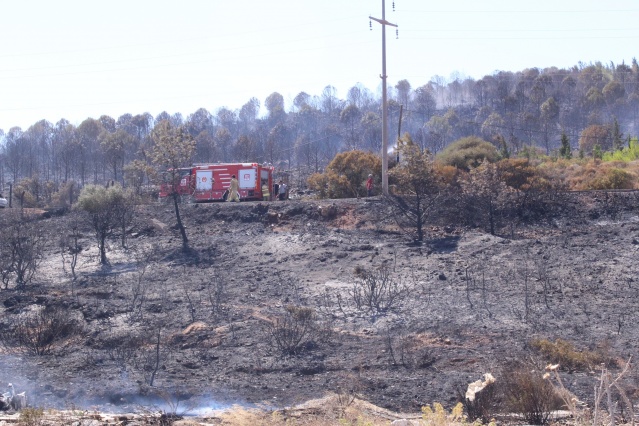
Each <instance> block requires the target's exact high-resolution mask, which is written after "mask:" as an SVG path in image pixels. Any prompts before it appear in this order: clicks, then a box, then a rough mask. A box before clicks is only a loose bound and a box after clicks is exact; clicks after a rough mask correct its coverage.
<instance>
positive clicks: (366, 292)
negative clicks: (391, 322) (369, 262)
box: [350, 268, 411, 313]
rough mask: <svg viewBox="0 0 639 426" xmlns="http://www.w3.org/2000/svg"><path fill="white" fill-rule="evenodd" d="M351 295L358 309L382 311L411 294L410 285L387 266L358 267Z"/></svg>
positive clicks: (374, 311)
mask: <svg viewBox="0 0 639 426" xmlns="http://www.w3.org/2000/svg"><path fill="white" fill-rule="evenodd" d="M355 272H356V277H355V283H354V284H353V288H352V290H351V292H350V295H351V297H352V299H353V302H354V303H355V307H356V308H357V309H358V310H365V311H368V312H373V313H382V312H386V311H388V310H390V309H393V308H394V307H396V306H397V305H398V304H399V303H401V302H402V301H404V300H405V299H406V297H408V295H409V294H410V291H411V289H410V287H409V286H407V285H406V284H404V283H403V282H402V281H401V280H398V279H394V278H393V277H392V276H391V273H390V271H389V270H388V269H386V268H380V269H374V270H372V271H368V270H365V269H363V268H358V269H357V270H356V271H355Z"/></svg>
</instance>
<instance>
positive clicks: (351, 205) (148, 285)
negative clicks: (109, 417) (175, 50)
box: [0, 194, 639, 412]
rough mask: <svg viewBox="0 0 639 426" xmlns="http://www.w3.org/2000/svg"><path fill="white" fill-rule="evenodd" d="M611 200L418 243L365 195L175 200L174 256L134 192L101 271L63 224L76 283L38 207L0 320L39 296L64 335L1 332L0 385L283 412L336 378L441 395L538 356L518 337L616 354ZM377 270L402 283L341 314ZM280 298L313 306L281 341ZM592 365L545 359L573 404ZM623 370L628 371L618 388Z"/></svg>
mask: <svg viewBox="0 0 639 426" xmlns="http://www.w3.org/2000/svg"><path fill="white" fill-rule="evenodd" d="M615 196H616V197H617V199H616V201H615V202H614V206H613V207H614V208H611V199H610V198H609V197H608V196H604V194H594V195H592V194H576V195H574V196H572V197H571V199H570V202H569V203H570V205H569V206H567V207H566V208H565V209H564V211H563V213H562V214H561V215H559V216H557V217H555V218H553V219H552V220H550V219H548V220H544V221H543V222H539V223H532V224H527V225H519V226H517V227H514V228H508V229H507V230H502V232H501V233H500V234H499V235H497V236H493V235H490V234H489V233H487V232H485V231H483V230H481V229H477V228H470V227H463V226H460V225H457V224H455V223H449V224H443V225H441V226H431V227H429V228H428V234H427V241H425V242H424V244H422V245H415V244H413V243H411V242H410V238H409V237H408V236H407V235H406V233H405V232H403V231H402V230H401V229H399V228H398V227H397V225H396V223H395V221H394V218H393V213H392V211H391V210H389V208H388V207H387V205H386V204H385V203H384V202H382V201H381V200H379V199H375V198H371V199H359V200H358V199H350V200H327V201H319V200H288V201H285V202H267V203H256V202H246V203H245V202H242V203H213V204H185V205H181V215H182V218H183V220H184V222H185V225H186V228H187V234H188V237H189V243H190V247H191V250H190V251H189V252H188V253H186V254H185V253H183V252H182V251H181V250H180V248H181V239H180V236H179V233H178V231H177V229H176V227H175V213H174V210H173V207H172V206H171V205H165V204H154V205H145V206H141V207H139V209H138V212H137V214H136V219H135V222H134V224H133V225H132V227H131V229H130V232H129V235H128V240H127V243H126V245H127V248H126V249H124V248H122V246H121V242H120V241H118V240H117V239H114V240H111V241H110V242H109V248H108V253H107V255H108V258H109V261H110V266H108V267H101V266H100V265H99V264H98V257H97V244H96V242H95V239H94V238H93V233H92V230H91V229H90V228H89V227H88V226H87V225H86V224H85V223H84V222H80V229H81V238H80V244H81V246H82V248H83V249H82V251H81V253H80V256H79V258H78V264H77V266H76V273H77V280H75V282H74V281H72V280H71V275H70V265H69V264H68V260H69V256H68V254H67V256H66V257H65V259H66V261H67V263H66V264H65V267H64V268H63V257H62V255H61V254H60V250H59V249H58V241H57V240H56V239H55V238H58V237H59V236H60V235H64V234H66V233H68V232H69V231H68V230H69V229H70V226H71V225H72V224H73V223H74V221H75V219H74V217H75V216H74V215H73V214H64V215H57V216H56V215H53V216H52V215H48V214H45V215H44V216H43V218H42V219H41V220H42V221H44V223H46V226H47V228H48V229H50V230H52V232H53V233H54V234H55V238H54V239H53V240H52V242H51V243H50V246H49V247H48V248H47V250H46V251H45V256H44V259H43V262H42V263H41V264H40V267H39V269H38V273H37V275H36V276H35V279H34V280H33V281H32V282H31V283H29V284H28V285H27V286H26V288H25V289H24V290H21V291H18V290H15V289H12V288H11V287H10V288H9V289H5V290H2V291H0V303H2V307H3V309H2V315H1V318H2V322H3V327H5V329H7V327H9V325H8V324H10V323H13V324H15V322H16V318H18V316H19V315H20V314H22V313H24V312H29V311H33V310H34V309H36V308H38V307H42V306H57V307H61V308H63V309H64V311H65V312H67V313H68V314H69V315H70V316H71V317H72V318H74V319H76V320H77V321H78V323H79V324H81V325H82V332H81V333H79V334H77V335H76V336H75V337H73V338H70V339H67V340H65V341H64V342H61V343H58V344H56V345H55V346H54V347H52V348H51V352H50V353H49V354H46V355H42V356H35V355H31V354H29V353H27V352H24V351H22V352H19V351H17V350H16V349H15V348H11V347H4V348H3V349H2V354H3V355H2V358H1V359H2V362H1V363H0V374H1V377H0V381H1V382H0V387H1V386H3V385H5V384H6V383H7V382H12V383H13V384H14V386H15V387H16V390H17V391H18V392H21V391H26V392H27V394H28V395H29V397H30V403H31V404H32V405H35V406H42V407H60V408H63V407H70V406H72V407H98V408H100V409H101V410H106V411H109V410H111V411H123V412H130V411H135V410H136V408H137V407H140V406H151V405H155V404H157V405H158V406H164V407H167V404H168V405H169V406H171V404H175V403H176V402H177V401H178V400H180V399H190V402H188V403H187V402H181V404H182V405H181V407H186V406H189V410H192V411H193V412H197V411H198V410H200V411H201V410H205V409H208V408H220V407H224V406H227V405H231V404H245V405H252V404H264V405H266V406H273V407H281V406H287V405H293V404H298V403H302V402H304V401H306V400H310V399H314V398H319V397H322V396H324V395H326V394H327V393H329V392H343V391H344V390H345V389H346V390H348V391H354V392H356V393H357V394H358V395H359V396H360V397H362V398H363V399H366V400H368V401H370V402H371V403H373V404H376V405H378V406H381V407H384V408H388V409H391V410H394V411H403V412H415V411H419V409H420V407H422V406H423V405H425V404H431V403H432V402H435V401H438V402H441V403H443V404H444V405H445V406H450V405H451V404H453V403H454V402H456V401H457V396H458V391H460V390H461V391H462V392H463V391H465V388H466V385H467V384H468V383H470V382H472V381H475V380H477V379H480V378H481V377H482V376H483V374H484V373H487V372H490V373H492V374H493V375H495V376H496V377H497V379H498V380H499V376H500V375H501V374H503V372H504V371H507V368H508V367H507V366H508V365H509V364H510V363H512V362H513V361H515V360H523V359H525V360H529V361H530V360H532V361H533V362H537V363H538V364H539V365H543V363H544V362H546V360H543V359H541V358H540V357H539V354H537V353H536V352H535V351H534V350H533V349H532V348H531V347H530V341H531V339H533V338H541V339H549V340H553V341H554V340H555V339H557V338H562V339H565V340H568V341H570V342H572V343H573V344H574V345H575V347H577V348H581V349H583V350H593V351H594V350H598V351H605V352H606V353H607V354H609V356H610V357H611V359H616V360H618V361H619V362H618V365H621V363H622V361H623V360H627V359H628V358H629V357H630V356H633V357H635V358H636V352H637V348H638V346H639V330H638V329H637V326H636V323H637V305H638V301H639V297H638V296H639V281H638V274H637V270H638V269H639V262H637V258H638V250H639V241H638V240H639V216H638V214H639V211H638V210H637V209H636V206H637V199H636V198H635V196H634V194H617V195H615ZM4 213H5V212H0V214H4ZM380 268H381V270H383V271H386V272H387V273H388V274H389V277H390V278H391V279H392V280H393V282H394V283H397V284H398V285H399V286H400V287H399V288H408V289H410V291H409V292H407V293H405V294H402V296H400V297H398V298H397V299H396V300H395V301H394V303H393V304H392V305H391V306H390V308H389V309H387V310H386V311H385V312H374V311H373V312H371V311H367V310H364V309H357V303H356V302H355V299H354V297H353V291H354V288H355V287H354V285H355V283H357V282H358V277H361V276H362V275H361V271H372V270H377V269H380ZM288 306H297V307H309V308H312V310H313V313H314V315H315V317H314V318H315V322H314V330H315V331H314V334H312V335H311V337H309V338H308V339H307V340H305V341H304V342H303V344H302V345H300V347H299V350H297V351H296V353H289V354H284V353H282V351H281V348H280V347H279V346H278V345H277V344H276V342H275V341H274V340H273V336H272V331H273V326H274V325H275V324H277V322H276V321H277V319H278V318H283V315H284V314H285V312H286V309H287V307H288ZM613 369H614V367H613ZM599 375H600V371H598V370H596V369H595V368H593V369H592V370H591V371H588V370H587V369H586V371H573V372H569V371H564V372H563V377H564V383H565V384H566V386H567V387H568V388H569V389H570V390H571V391H573V392H574V393H575V394H577V395H578V396H579V397H580V398H581V399H583V400H589V399H591V398H592V389H593V388H594V386H595V384H596V383H597V381H598V378H599ZM636 380H637V374H636V371H634V369H633V371H631V374H630V375H628V376H627V377H626V382H625V386H626V389H627V390H628V395H629V396H630V397H631V398H634V396H635V394H636V389H637V388H636V384H637V381H636ZM151 382H152V386H151V385H150V383H151ZM189 404H190V405H189ZM169 408H171V407H169Z"/></svg>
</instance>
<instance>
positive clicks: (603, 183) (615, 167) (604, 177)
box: [570, 161, 637, 190]
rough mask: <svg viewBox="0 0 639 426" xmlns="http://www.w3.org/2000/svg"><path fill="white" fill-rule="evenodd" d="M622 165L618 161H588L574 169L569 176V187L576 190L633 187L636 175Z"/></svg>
mask: <svg viewBox="0 0 639 426" xmlns="http://www.w3.org/2000/svg"><path fill="white" fill-rule="evenodd" d="M622 167H624V164H623V163H619V162H609V163H601V162H598V161H591V162H588V163H586V164H585V165H584V166H583V167H580V168H579V169H577V170H575V171H574V173H573V174H572V176H571V177H570V182H571V187H572V188H573V189H576V190H591V189H633V188H634V187H635V182H636V181H637V177H636V175H635V174H634V173H632V172H629V171H627V170H625V169H624V168H622Z"/></svg>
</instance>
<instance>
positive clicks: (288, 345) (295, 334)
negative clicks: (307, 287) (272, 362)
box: [267, 305, 317, 355]
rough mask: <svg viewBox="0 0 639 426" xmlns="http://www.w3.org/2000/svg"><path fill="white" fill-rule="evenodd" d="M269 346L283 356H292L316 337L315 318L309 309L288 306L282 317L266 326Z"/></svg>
mask: <svg viewBox="0 0 639 426" xmlns="http://www.w3.org/2000/svg"><path fill="white" fill-rule="evenodd" d="M267 330H268V336H269V337H270V340H271V344H272V345H273V346H275V348H277V350H278V351H280V352H281V353H282V354H284V355H294V354H297V353H299V352H301V351H302V350H303V349H304V348H306V347H307V346H308V345H309V344H310V343H311V342H312V341H313V340H314V339H315V337H316V331H317V327H316V317H315V312H314V311H313V309H311V308H306V307H301V306H293V305H289V306H287V307H286V312H285V313H284V315H282V316H280V317H279V318H276V319H275V320H274V321H273V322H272V323H269V324H268V326H267Z"/></svg>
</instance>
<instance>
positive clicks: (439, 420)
mask: <svg viewBox="0 0 639 426" xmlns="http://www.w3.org/2000/svg"><path fill="white" fill-rule="evenodd" d="M463 412H464V406H463V405H462V403H461V402H460V403H458V404H457V405H455V406H454V407H453V408H452V409H451V410H450V414H449V413H447V412H446V409H445V408H444V407H443V406H442V405H441V404H440V403H438V402H435V403H433V408H431V407H430V406H429V405H426V406H424V407H422V419H423V420H424V421H425V422H426V424H428V425H433V426H448V425H455V424H464V423H465V421H464V420H465V419H464V414H463Z"/></svg>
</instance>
